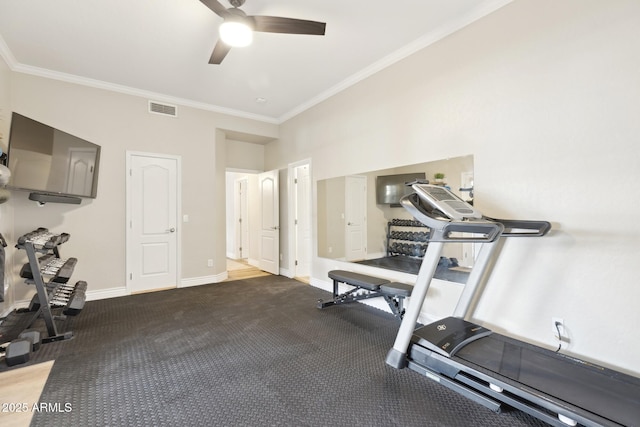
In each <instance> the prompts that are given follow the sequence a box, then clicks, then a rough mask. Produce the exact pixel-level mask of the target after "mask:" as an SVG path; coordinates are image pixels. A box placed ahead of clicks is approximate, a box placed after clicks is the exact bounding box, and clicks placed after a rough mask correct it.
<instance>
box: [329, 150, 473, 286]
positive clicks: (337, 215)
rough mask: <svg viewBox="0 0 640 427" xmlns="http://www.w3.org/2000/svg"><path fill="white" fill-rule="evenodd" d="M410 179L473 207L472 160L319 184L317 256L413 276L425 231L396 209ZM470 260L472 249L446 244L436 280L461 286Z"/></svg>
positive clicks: (466, 245)
mask: <svg viewBox="0 0 640 427" xmlns="http://www.w3.org/2000/svg"><path fill="white" fill-rule="evenodd" d="M441 175H443V177H441ZM436 177H438V178H436ZM412 178H423V179H427V180H428V181H429V182H430V183H432V184H438V185H445V186H447V187H448V188H449V189H451V190H452V191H453V192H454V193H456V194H457V195H458V196H460V197H461V198H462V199H463V200H467V201H471V202H472V201H473V191H472V190H473V156H472V155H468V156H461V157H455V158H450V159H445V160H438V161H433V162H426V163H420V164H414V165H408V166H402V167H396V168H390V169H384V170H377V171H371V172H366V173H361V174H357V175H349V176H341V177H336V178H330V179H325V180H319V181H318V183H317V197H318V204H317V208H318V230H317V231H318V248H317V249H318V256H320V257H323V258H330V259H335V260H340V261H348V262H354V263H360V264H366V265H371V266H374V267H378V268H384V269H389V270H396V271H402V272H405V273H410V274H417V273H418V270H419V268H420V263H421V262H422V256H423V255H424V252H425V251H426V247H427V242H426V238H427V236H428V232H429V229H428V228H426V227H424V226H422V225H421V224H420V223H418V222H416V221H414V220H413V217H412V216H411V215H410V214H409V213H408V212H407V211H406V210H405V209H404V208H402V207H401V206H400V205H399V204H398V203H397V201H398V200H399V198H400V197H401V196H402V195H403V194H404V193H406V192H410V191H411V189H410V187H407V186H406V185H404V183H405V182H406V181H408V180H411V179H412ZM473 260H474V248H473V244H472V243H451V244H447V245H445V250H444V252H443V257H442V258H441V260H440V265H439V266H438V271H437V272H436V277H437V278H441V279H444V280H449V281H455V282H461V283H464V282H466V279H467V276H468V273H469V270H470V268H471V267H472V266H473Z"/></svg>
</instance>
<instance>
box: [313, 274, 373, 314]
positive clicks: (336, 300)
mask: <svg viewBox="0 0 640 427" xmlns="http://www.w3.org/2000/svg"><path fill="white" fill-rule="evenodd" d="M338 283H339V282H338V281H337V280H334V281H333V299H332V300H331V301H323V300H321V299H320V300H318V304H317V307H318V308H325V307H329V306H330V305H339V304H349V303H352V302H356V301H360V300H363V299H369V298H377V297H380V296H383V295H382V294H381V293H380V292H378V291H370V290H368V289H363V288H358V287H354V288H353V289H350V290H348V291H346V292H344V293H342V294H339V293H338V292H340V290H339V289H338ZM345 284H346V285H349V284H348V283H345ZM349 286H351V285H349ZM357 291H363V292H364V293H362V294H355V292H357Z"/></svg>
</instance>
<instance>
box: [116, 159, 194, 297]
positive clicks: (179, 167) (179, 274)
mask: <svg viewBox="0 0 640 427" xmlns="http://www.w3.org/2000/svg"><path fill="white" fill-rule="evenodd" d="M126 156H127V158H126V178H125V181H126V190H125V191H126V197H125V199H126V203H125V204H126V208H125V211H126V213H125V224H124V227H125V251H126V256H125V258H126V265H125V289H126V293H127V295H130V294H131V283H130V282H131V279H130V276H129V272H130V271H131V268H130V267H131V265H132V263H133V260H132V259H131V254H132V252H133V251H132V250H131V241H132V236H131V228H130V227H129V223H130V222H131V221H132V209H133V203H132V200H131V197H132V196H133V191H132V190H133V189H132V188H131V186H132V184H133V183H132V179H131V175H130V173H129V171H130V170H131V162H132V160H131V159H132V157H133V156H141V157H156V158H161V159H171V160H175V161H176V288H181V287H182V224H183V222H182V156H177V155H171V154H163V153H148V152H143V151H129V150H127V152H126Z"/></svg>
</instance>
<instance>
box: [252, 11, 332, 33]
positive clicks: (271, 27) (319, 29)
mask: <svg viewBox="0 0 640 427" xmlns="http://www.w3.org/2000/svg"><path fill="white" fill-rule="evenodd" d="M248 18H249V19H251V20H252V21H253V25H254V27H253V29H254V31H260V32H263V33H285V34H311V35H316V36H324V30H325V27H326V25H327V24H325V23H324V22H317V21H306V20H304V19H293V18H281V17H279V16H249V17H248Z"/></svg>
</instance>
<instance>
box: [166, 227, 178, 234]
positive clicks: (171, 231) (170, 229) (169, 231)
mask: <svg viewBox="0 0 640 427" xmlns="http://www.w3.org/2000/svg"><path fill="white" fill-rule="evenodd" d="M175 231H176V229H175V228H173V227H171V228H169V229H168V230H167V233H175Z"/></svg>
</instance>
